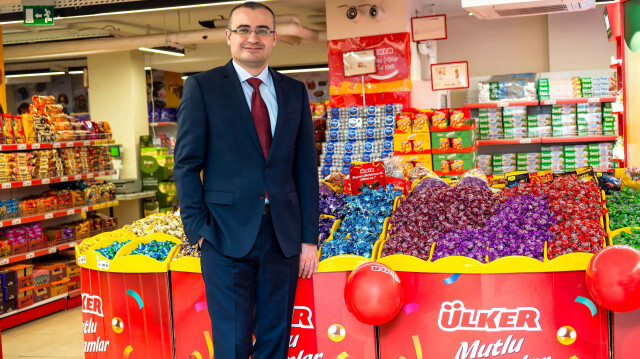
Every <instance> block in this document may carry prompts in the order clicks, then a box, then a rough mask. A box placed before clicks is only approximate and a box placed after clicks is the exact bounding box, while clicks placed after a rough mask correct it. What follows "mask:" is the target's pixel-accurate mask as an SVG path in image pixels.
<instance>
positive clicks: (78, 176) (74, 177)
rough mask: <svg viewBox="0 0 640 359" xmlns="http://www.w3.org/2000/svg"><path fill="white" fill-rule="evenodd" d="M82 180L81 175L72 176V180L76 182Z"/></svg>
mask: <svg viewBox="0 0 640 359" xmlns="http://www.w3.org/2000/svg"><path fill="white" fill-rule="evenodd" d="M81 179H82V175H75V176H73V180H74V181H77V180H81Z"/></svg>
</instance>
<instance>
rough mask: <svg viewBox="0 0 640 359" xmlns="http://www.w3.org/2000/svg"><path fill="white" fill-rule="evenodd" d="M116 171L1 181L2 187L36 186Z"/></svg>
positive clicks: (88, 177)
mask: <svg viewBox="0 0 640 359" xmlns="http://www.w3.org/2000/svg"><path fill="white" fill-rule="evenodd" d="M116 173H117V172H116V170H110V171H99V172H90V173H83V174H78V175H68V176H61V177H51V178H40V179H32V180H26V181H14V182H4V183H2V189H8V188H20V187H31V186H38V185H43V184H50V183H60V182H69V181H78V180H81V179H91V178H96V177H104V176H110V175H114V174H116Z"/></svg>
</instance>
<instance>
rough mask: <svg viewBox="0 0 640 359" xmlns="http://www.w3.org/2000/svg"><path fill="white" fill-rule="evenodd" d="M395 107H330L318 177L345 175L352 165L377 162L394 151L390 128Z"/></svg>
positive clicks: (390, 105)
mask: <svg viewBox="0 0 640 359" xmlns="http://www.w3.org/2000/svg"><path fill="white" fill-rule="evenodd" d="M399 110H400V105H399V104H388V105H371V106H367V107H366V108H365V107H362V106H352V107H348V108H347V107H334V108H331V114H330V118H328V119H327V122H328V123H327V130H326V131H325V133H326V144H325V146H324V149H323V152H322V154H321V166H320V168H319V174H320V177H325V176H327V175H329V174H330V173H332V172H342V173H344V174H345V175H346V174H348V173H349V166H350V165H351V163H355V162H369V161H377V160H380V159H382V158H386V157H390V156H392V155H393V152H394V143H393V141H394V129H395V125H396V114H397V113H398V112H399Z"/></svg>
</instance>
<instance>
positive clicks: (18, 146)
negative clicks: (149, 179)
mask: <svg viewBox="0 0 640 359" xmlns="http://www.w3.org/2000/svg"><path fill="white" fill-rule="evenodd" d="M115 142H116V141H115V140H114V139H105V140H84V141H62V142H47V143H14V144H9V145H6V144H2V145H0V152H3V151H19V150H40V149H47V148H66V147H83V146H93V145H108V144H111V143H115Z"/></svg>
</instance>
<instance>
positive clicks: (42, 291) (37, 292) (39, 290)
mask: <svg viewBox="0 0 640 359" xmlns="http://www.w3.org/2000/svg"><path fill="white" fill-rule="evenodd" d="M49 298H51V286H50V285H49V284H45V285H43V286H40V287H36V288H34V289H33V303H38V302H42V301H43V300H46V299H49Z"/></svg>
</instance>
